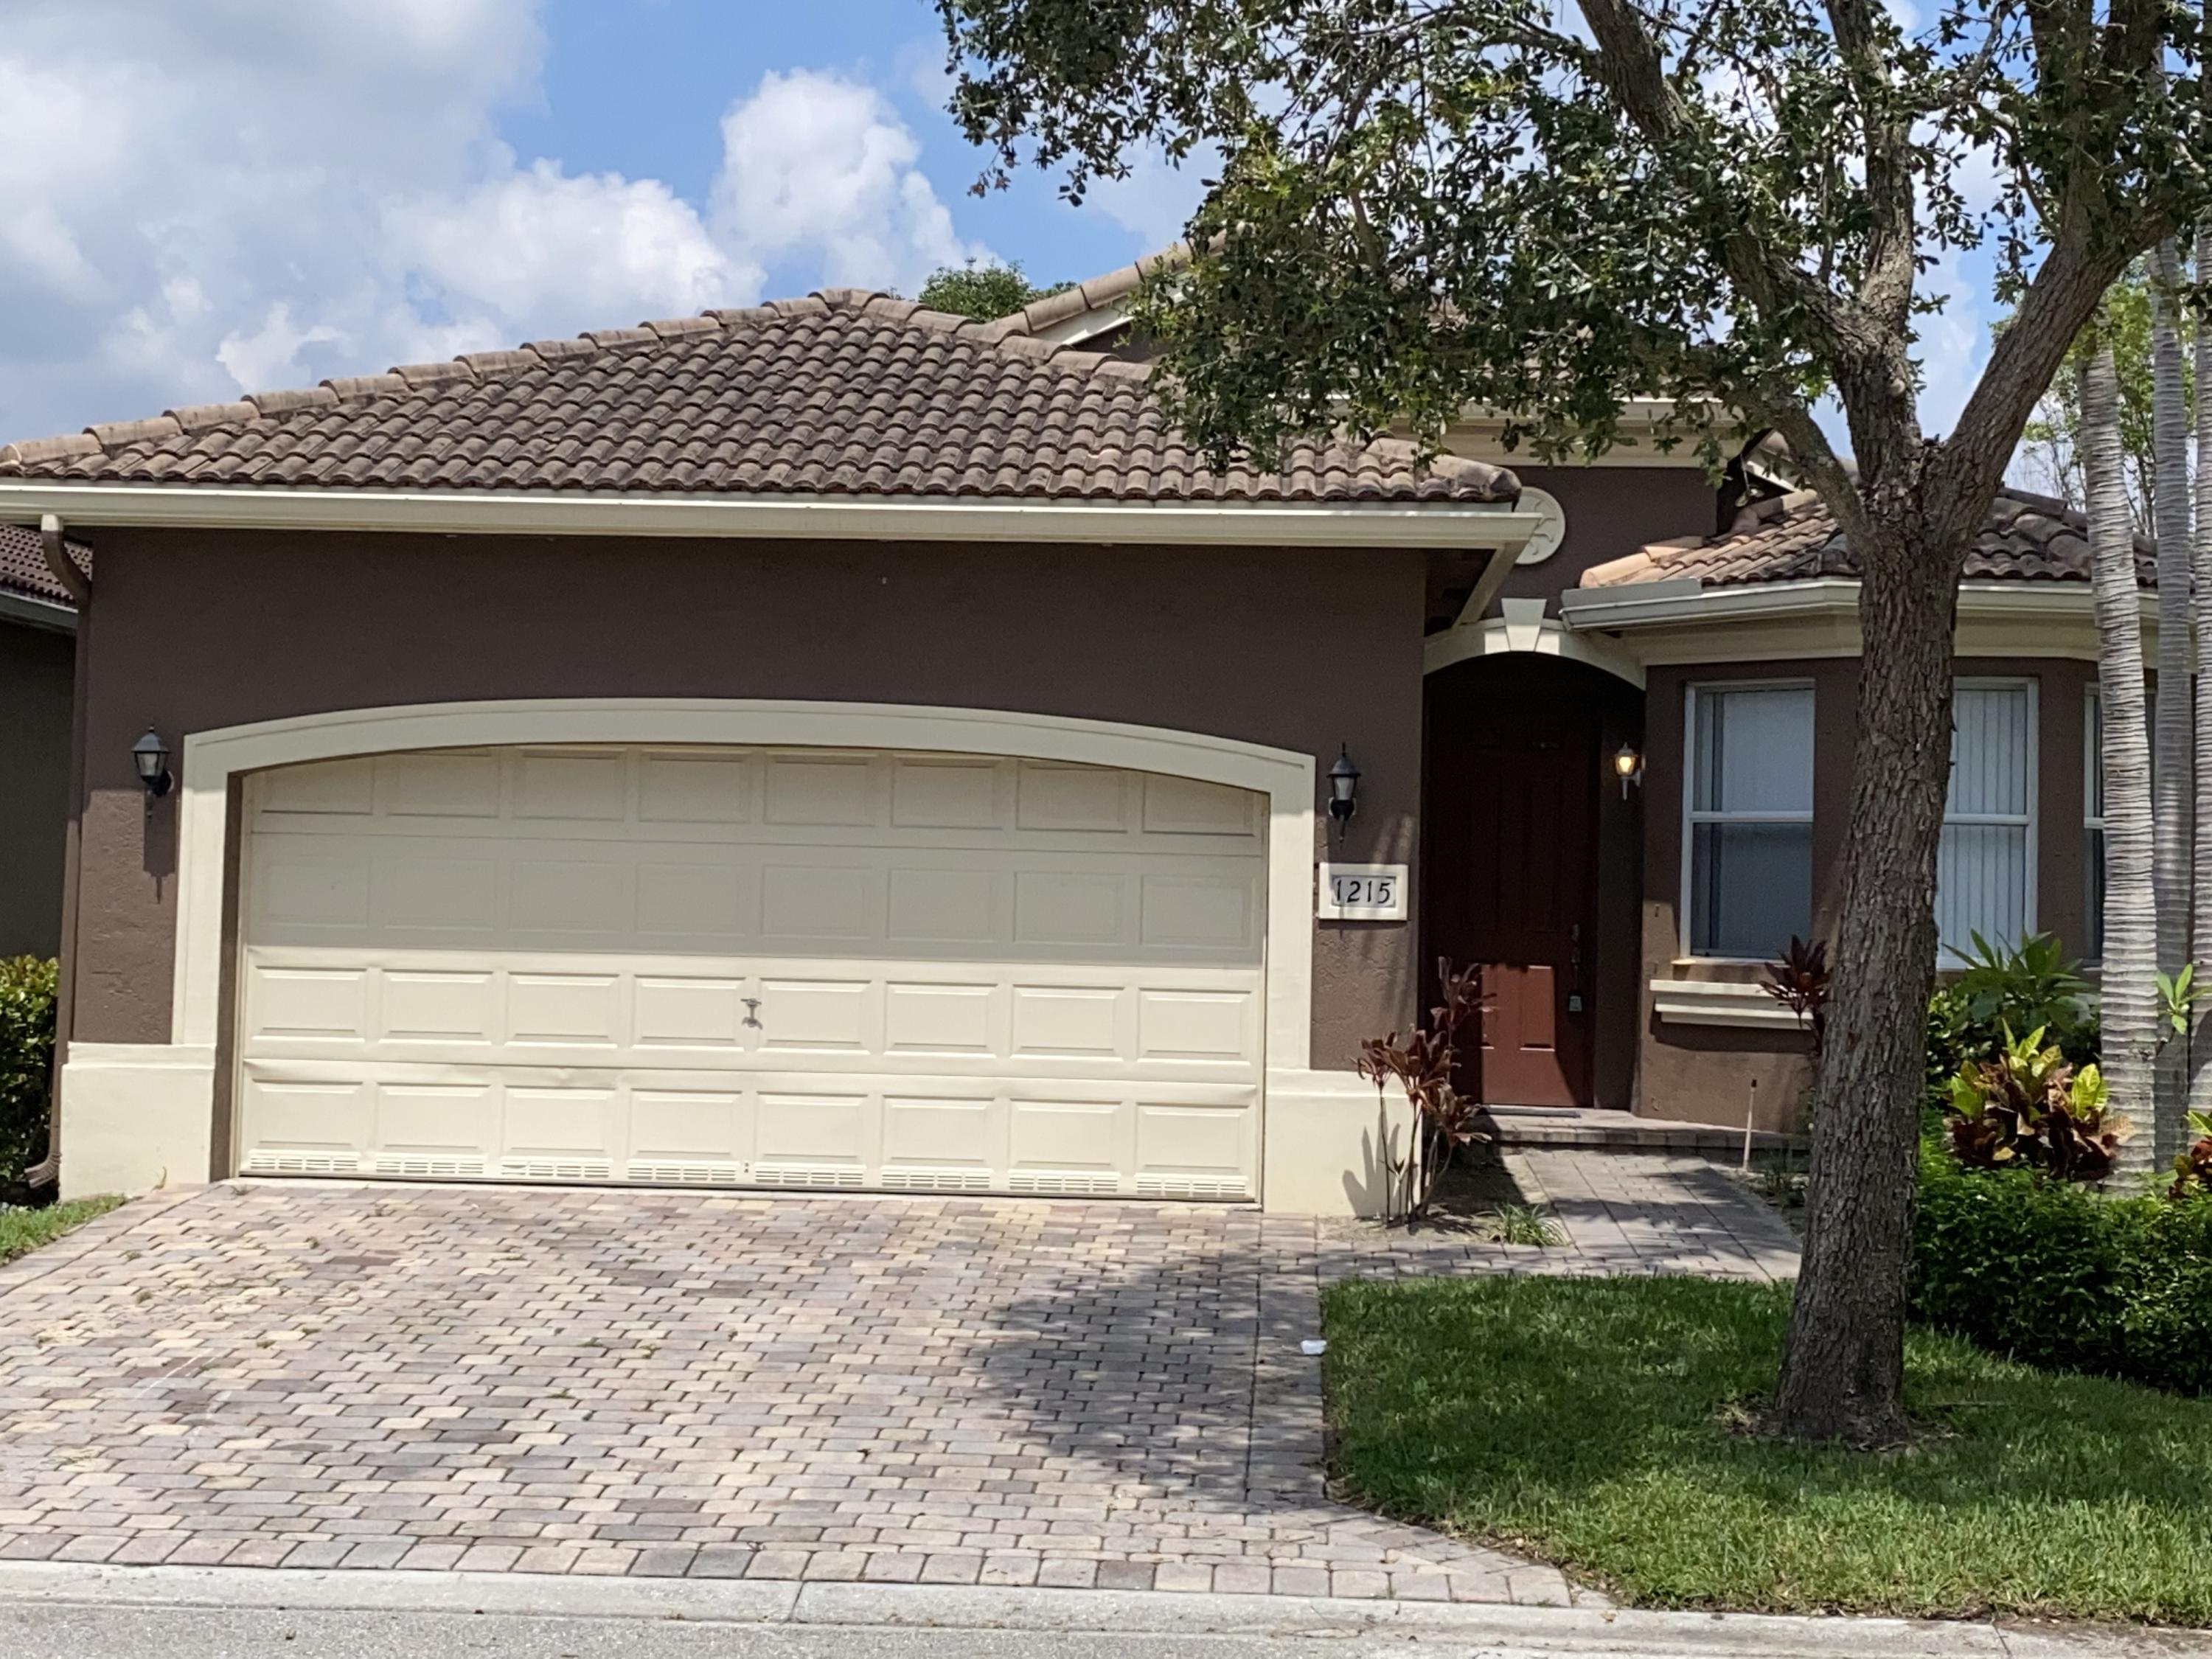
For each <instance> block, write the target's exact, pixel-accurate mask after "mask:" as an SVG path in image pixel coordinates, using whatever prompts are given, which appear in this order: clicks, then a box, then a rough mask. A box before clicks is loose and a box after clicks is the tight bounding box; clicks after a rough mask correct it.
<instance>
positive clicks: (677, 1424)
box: [0, 1173, 1759, 1601]
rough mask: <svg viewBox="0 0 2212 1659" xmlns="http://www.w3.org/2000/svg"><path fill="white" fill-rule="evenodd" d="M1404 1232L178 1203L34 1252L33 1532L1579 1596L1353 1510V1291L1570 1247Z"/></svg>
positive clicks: (1108, 1580) (343, 1559)
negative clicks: (1320, 1338)
mask: <svg viewBox="0 0 2212 1659" xmlns="http://www.w3.org/2000/svg"><path fill="white" fill-rule="evenodd" d="M1548 1184H1550V1185H1553V1186H1558V1185H1559V1184H1561V1177H1560V1176H1559V1175H1558V1174H1556V1173H1555V1174H1554V1175H1553V1176H1552V1177H1551V1178H1550V1179H1549V1181H1548ZM1691 1207H1692V1208H1695V1207H1697V1206H1695V1205H1694V1204H1693V1205H1692V1206H1691ZM1562 1209H1563V1211H1564V1212H1569V1213H1571V1212H1572V1209H1573V1206H1572V1205H1571V1204H1568V1203H1565V1202H1563V1204H1562ZM1571 1225H1574V1224H1572V1223H1571ZM1604 1225H1613V1223H1612V1222H1609V1221H1607V1220H1606V1218H1604V1217H1603V1216H1602V1215H1601V1214H1597V1213H1595V1212H1594V1213H1592V1215H1591V1216H1590V1218H1589V1228H1588V1230H1589V1231H1591V1232H1592V1234H1593V1236H1595V1233H1596V1232H1597V1231H1601V1230H1602V1226H1604ZM1689 1225H1693V1226H1696V1227H1698V1228H1700V1229H1705V1230H1706V1231H1710V1228H1709V1227H1708V1224H1706V1223H1705V1222H1698V1221H1693V1222H1692V1223H1691V1224H1689ZM1663 1231H1664V1229H1663V1228H1662V1233H1663ZM1721 1231H1722V1232H1723V1233H1725V1232H1726V1231H1727V1229H1726V1228H1725V1227H1723V1228H1722V1229H1721ZM1624 1237H1626V1235H1624ZM1385 1239H1386V1236H1383V1235H1380V1234H1377V1233H1376V1232H1374V1231H1372V1230H1366V1231H1361V1230H1359V1229H1357V1228H1352V1229H1344V1228H1340V1229H1338V1230H1336V1231H1334V1232H1332V1231H1331V1230H1330V1229H1329V1228H1328V1227H1326V1226H1322V1225H1317V1224H1316V1223H1314V1222H1311V1221H1301V1220H1297V1219H1295V1218H1291V1219H1277V1218H1264V1217H1261V1216H1259V1215H1257V1214H1255V1213H1253V1212H1249V1211H1237V1210H1228V1209H1218V1208H1217V1209H1206V1208H1200V1207H1195V1206H1193V1207H1180V1206H1114V1205H1103V1204H1057V1203H1042V1202H1039V1203H1024V1202H1015V1201H1001V1200H878V1199H870V1200H843V1199H804V1198H787V1197H781V1196H772V1195H746V1196H736V1195H712V1196H709V1195H703V1194H701V1195H692V1194H649V1193H632V1192H587V1191H568V1192H558V1191H546V1190H537V1189H525V1188H508V1189H501V1188H425V1187H329V1186H325V1187H319V1188H304V1187H288V1186H282V1185H261V1184H232V1185H223V1186H217V1187H214V1188H205V1189H202V1190H199V1191H196V1192H192V1193H188V1194H171V1195H165V1196H162V1197H157V1198H155V1199H152V1200H140V1201H138V1202H137V1203H134V1204H131V1205H130V1206H126V1207H125V1209H123V1210H121V1211H118V1212H116V1213H115V1214H113V1215H112V1216H109V1217H107V1218H103V1219H102V1220H100V1221H97V1222H94V1223H93V1224H92V1225H90V1226H89V1227H88V1228H86V1229H84V1230H82V1231H81V1232H79V1233H77V1234H76V1235H72V1236H71V1237H70V1238H67V1239H64V1241H62V1242H61V1243H58V1244H56V1245H53V1246H51V1247H49V1248H48V1249H46V1250H44V1251H41V1252H40V1253H39V1254H37V1255H33V1256H30V1257H27V1258H25V1259H24V1260H22V1261H18V1262H16V1263H14V1264H12V1265H11V1266H9V1267H0V1557H12V1558H16V1559H57V1560H63V1559H73V1560H106V1561H111V1562H117V1563H154V1562H164V1561H166V1562H168V1563H171V1564H188V1563H192V1564H213V1563H218V1562H220V1563H223V1564H227V1565H265V1566H275V1565H284V1566H289V1567H307V1566H316V1567H330V1566H344V1567H390V1566H404V1567H410V1568H420V1567H428V1568H453V1569H460V1570H492V1571H544V1572H595V1573H628V1574H654V1575H676V1574H690V1575H693V1576H706V1575H720V1576H730V1575H738V1574H743V1575H744V1576H748V1577H782V1578H793V1577H811V1578H856V1577H857V1578H866V1579H875V1580H890V1581H902V1582H906V1581H914V1580H921V1581H923V1582H951V1583H975V1582H979V1581H980V1582H982V1583H1042V1584H1060V1585H1091V1584H1097V1585H1101V1586H1118V1587H1125V1588H1137V1589H1142V1588H1156V1589H1219V1590H1253V1591H1259V1590H1272V1591H1277V1592H1282V1593H1294V1594H1304V1595H1322V1594H1334V1595H1409V1596H1411V1595H1418V1596H1427V1597H1443V1596H1452V1597H1457V1598H1460V1599H1484V1600H1551V1601H1560V1600H1565V1599H1567V1598H1568V1596H1569V1595H1570V1591H1569V1589H1568V1587H1567V1586H1566V1584H1565V1581H1564V1580H1563V1579H1562V1578H1561V1577H1559V1574H1558V1573H1557V1572H1556V1571H1553V1570H1551V1569H1549V1568H1545V1567H1540V1566H1532V1565H1526V1564H1522V1563H1520V1562H1517V1561H1515V1560H1514V1559H1510V1558H1509V1557H1505V1556H1502V1555H1499V1554H1497V1553H1493V1552H1490V1551H1486V1550H1482V1549H1477V1548H1473V1547H1467V1546H1463V1545H1461V1544H1457V1543H1455V1542H1453V1541H1450V1540H1448V1539H1444V1538H1443V1537H1440V1536H1438V1535H1437V1534H1432V1533H1428V1532H1425V1531H1423V1530H1420V1529H1419V1528H1409V1527H1401V1526H1397V1525H1394V1524H1392V1523H1389V1522H1383V1521H1379V1520H1376V1519H1375V1518H1374V1517H1372V1516H1365V1515H1363V1514H1361V1513H1359V1512H1358V1511H1356V1510H1350V1509H1346V1508H1343V1507H1340V1506H1339V1505H1336V1504H1332V1503H1330V1502H1329V1501H1328V1499H1327V1498H1326V1496H1325V1495H1324V1492H1323V1490H1322V1471H1321V1450H1322V1448H1321V1419H1320V1405H1319V1390H1318V1385H1317V1379H1316V1361H1314V1360H1313V1359H1311V1358H1308V1357H1306V1356H1305V1355H1304V1354H1303V1353H1302V1352H1300V1349H1299V1341H1300V1339H1302V1338H1304V1337H1308V1336H1310V1335H1312V1334H1315V1331H1316V1324H1317V1311H1316V1296H1317V1291H1318V1286H1319V1285H1320V1283H1321V1282H1322V1279H1323V1278H1324V1277H1337V1276H1340V1275H1341V1274H1343V1273H1350V1272H1366V1271H1405V1270H1423V1271H1433V1270H1438V1269H1442V1270H1446V1271H1466V1270H1470V1269H1472V1270H1478V1271H1480V1270H1486V1269H1495V1268H1498V1267H1508V1268H1511V1267H1545V1268H1549V1269H1556V1268H1558V1267H1562V1266H1565V1267H1572V1266H1573V1265H1574V1262H1575V1261H1576V1259H1577V1253H1576V1252H1572V1251H1570V1252H1564V1253H1562V1252H1541V1253H1538V1252H1522V1253H1519V1254H1518V1255H1516V1253H1513V1252H1507V1251H1503V1250H1500V1249H1496V1248H1495V1247H1479V1248H1469V1247H1467V1246H1464V1245H1449V1244H1441V1243H1439V1244H1432V1245H1430V1246H1427V1247H1423V1248H1417V1249H1414V1250H1413V1252H1412V1253H1411V1254H1410V1255H1403V1256H1402V1258H1401V1254H1399V1253H1397V1252H1396V1249H1395V1246H1393V1245H1391V1244H1389V1243H1387V1242H1380V1243H1378V1241H1383V1240H1385ZM1662 1243H1663V1240H1662ZM1630 1249H1631V1253H1632V1254H1633V1245H1632V1243H1631V1245H1630ZM1666 1254H1667V1253H1666V1252H1665V1251H1663V1250H1662V1251H1660V1252H1657V1253H1656V1255H1655V1257H1654V1260H1653V1261H1652V1262H1651V1263H1650V1265H1652V1266H1654V1267H1658V1266H1662V1265H1664V1264H1662V1262H1661V1261H1659V1260H1658V1259H1657V1256H1658V1255H1666ZM1588 1265H1592V1266H1595V1265H1596V1264H1595V1262H1592V1263H1590V1264H1588ZM1615 1265H1618V1264H1617V1263H1616V1264H1615ZM1723 1270H1729V1269H1728V1268H1727V1267H1726V1266H1725V1264H1724V1265H1723ZM1742 1270H1744V1271H1752V1272H1756V1271H1759V1268H1757V1267H1745V1268H1744V1269H1742Z"/></svg>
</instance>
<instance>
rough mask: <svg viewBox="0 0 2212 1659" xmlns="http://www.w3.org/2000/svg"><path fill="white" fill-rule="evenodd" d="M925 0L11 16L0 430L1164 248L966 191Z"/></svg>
mask: <svg viewBox="0 0 2212 1659" xmlns="http://www.w3.org/2000/svg"><path fill="white" fill-rule="evenodd" d="M943 64H944V50H943V46H942V45H941V37H940V36H939V30H938V24H937V20H936V15H935V12H934V10H933V8H932V7H931V6H930V5H929V4H928V3H927V0H831V3H821V0H817V3H814V4H812V5H806V4H785V3H770V0H313V3H310V4H301V3H300V0H191V4H190V5H180V4H178V3H176V0H10V3H9V8H8V27H7V28H6V29H5V30H4V31H0V107H4V108H6V109H8V110H9V117H10V143H9V145H8V146H6V147H4V148H0V438H13V437H19V436H30V435H39V434H43V433H46V432H52V431H66V430H70V429H73V428H76V427H80V426H82V425H84V424H86V423H87V422H93V421H100V420H112V419H127V418H131V417H135V416H140V415H143V414H148V413H151V412H155V411H157V410H161V409H164V408H168V407H173V406H179V405H182V404H193V403H202V402H216V401H226V400H228V399H231V398H236V397H238V396H239V395H240V393H241V392H249V391H259V390H266V389H270V388H272V387H277V386H298V385H312V384H313V383H314V382H315V381H316V380H320V379H322V378H323V377H324V376H325V375H330V374H356V373H361V372H363V371H374V370H378V369H381V368H386V367H387V366H388V365H390V364H392V363H393V362H421V361H425V360H431V359H435V358H440V357H444V356H451V355H453V353H455V352H458V351H465V350H475V349H485V348H489V347H498V346H505V345H510V344H513V343H515V342H517V341H519V340H526V339H532V338H542V337H547V336H556V335H567V334H574V333H577V332H579V331H583V330H586V329H594V328H607V327H620V326H627V325H630V324H634V323H635V322H637V321H639V320H640V319H642V318H645V317H648V316H653V317H659V316H669V315H683V314H687V313H696V311H698V310H700V309H701V308H702V307H706V306H711V305H744V304H751V303H753V302H755V301H759V300H761V299H763V298H773V297H775V296H778V295H786V294H803V293H805V292H806V291H807V290H809V289H812V288H816V287H818V286H822V285H824V284H827V283H840V284H860V285H866V286H880V287H888V288H892V289H898V290H901V291H903V292H907V293H912V292H914V291H915V289H917V288H918V287H919V286H920V284H921V281H922V279H923V278H924V277H925V276H927V274H928V272H929V271H930V270H932V269H933V268H934V267H935V266H937V265H939V264H956V263H959V262H962V261H963V260H966V259H969V258H989V257H996V258H1009V259H1018V260H1020V261H1021V262H1023V264H1024V265H1025V267H1026V268H1027V269H1028V270H1030V272H1031V273H1032V275H1034V276H1037V277H1039V278H1041V279H1046V280H1049V279H1051V278H1054V277H1060V276H1071V277H1082V276H1090V275H1091V274H1093V273H1095V272H1097V271H1101V270H1108V269H1110V268H1111V267H1113V266H1115V265H1117V264H1125V263H1127V261H1129V260H1130V259H1133V258H1135V257H1136V256H1137V255H1139V254H1140V253H1142V252H1146V251H1147V250H1148V249H1149V248H1151V247H1153V246H1158V245H1159V244H1161V243H1164V242H1166V241H1169V240H1173V238H1174V237H1175V236H1176V234H1177V233H1178V232H1179V230H1180V228H1181V226H1182V222H1183V219H1184V217H1185V216H1186V215H1187V213H1188V209H1189V208H1190V207H1191V206H1192V205H1193V204H1194V201H1195V197H1196V191H1197V188H1198V187H1197V185H1196V183H1195V181H1194V180H1192V179H1188V178H1186V177H1184V176H1182V175H1178V174H1176V173H1173V172H1171V171H1170V170H1169V169H1167V168H1165V167H1163V166H1160V165H1158V164H1152V165H1149V166H1146V167H1142V168H1140V169H1139V175H1138V177H1136V178H1135V179H1133V180H1132V181H1130V182H1128V183H1127V184H1126V185H1121V186H1119V187H1116V188H1113V189H1109V190H1106V191H1100V192H1097V193H1096V194H1095V195H1094V197H1093V198H1092V200H1091V202H1089V203H1086V204H1085V206H1083V207H1081V208H1072V207H1069V206H1068V205H1066V204H1064V203H1062V202H1060V200H1059V199H1058V198H1057V197H1055V195H1054V191H1053V188H1052V185H1051V181H1050V180H1048V179H1044V178H1042V177H1039V176H1036V175H1031V176H1030V177H1026V178H1024V179H1021V180H1019V181H1018V183H1017V185H1015V186H1014V188H1012V190H1010V191H1006V192H1004V193H1001V194H995V195H993V196H990V197H984V198H978V197H974V196H972V195H970V194H969V185H971V184H972V183H973V181H974V179H975V176H976V173H977V170H978V160H979V158H978V157H977V156H976V155H975V153H974V152H973V151H971V150H969V149H968V147H967V146H966V145H965V144H964V143H963V142H962V141H961V139H960V137H959V136H958V135H957V132H956V131H955V130H954V128H953V125H952V123H951V119H950V118H948V117H947V116H946V115H945V112H944V108H943V106H944V101H945V94H946V91H947V82H945V76H944V71H943Z"/></svg>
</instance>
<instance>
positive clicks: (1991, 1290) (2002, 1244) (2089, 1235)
mask: <svg viewBox="0 0 2212 1659" xmlns="http://www.w3.org/2000/svg"><path fill="white" fill-rule="evenodd" d="M1912 1303H1913V1312H1914V1314H1915V1316H1917V1317H1918V1318H1921V1319H1923V1320H1925V1321H1926V1322H1929V1324H1931V1325H1935V1326H1937V1327H1939V1328H1942V1329H1944V1330H1948V1331H1951V1332H1954V1333H1955V1334H1959V1335H1960V1336H1964V1337H1966V1338H1968V1339H1969V1340H1972V1341H1974V1342H1977V1343H1979V1344H1980V1345H1981V1346H1984V1347H1986V1348H1990V1349H1992V1350H1994V1351H1996V1352H1999V1353H2003V1354H2008V1355H2010V1356H2012V1357H2013V1358H2017V1359H2021V1360H2025V1361H2027V1362H2028V1363H2029V1364H2036V1365H2041V1366H2045V1367H2047V1368H2050V1369H2054V1370H2081V1371H2094V1372H2100V1373H2102V1374H2104V1375H2106V1376H2121V1377H2127V1378H2130V1379H2131V1380H2133V1381H2135V1382H2138V1383H2149V1384H2150V1385H2152V1386H2153V1387H2155V1388H2162V1389H2174V1390H2177V1391H2179V1392H2181V1393H2185V1394H2201V1393H2203V1392H2205V1391H2207V1390H2208V1389H2212V1198H2206V1197H2202V1196H2191V1197H2186V1198H2184V1199H2181V1200H2178V1201H2177V1200H2165V1199H2160V1198H2155V1197H2151V1196H2148V1195H2147V1196H2144V1197H2141V1198H2103V1197H2099V1196H2097V1195H2096V1194H2093V1193H2091V1192H2089V1191H2088V1190H2087V1189H2086V1188H2081V1187H2078V1186H2074V1185H2070V1184H2068V1183H2065V1182H2054V1181H2049V1180H2045V1179H2044V1178H2042V1177H2040V1176H2037V1175H2035V1174H2033V1173H2032V1172H2029V1171H2027V1170H2002V1171H1980V1170H1962V1169H1960V1167H1959V1166H1958V1164H1956V1163H1955V1162H1954V1160H1953V1159H1952V1158H1951V1157H1950V1155H1949V1154H1948V1152H1945V1151H1944V1150H1943V1149H1942V1148H1941V1147H1940V1146H1935V1145H1933V1144H1930V1145H1929V1146H1924V1147H1923V1150H1922V1154H1921V1172H1920V1206H1919V1213H1918V1218H1917V1222H1916V1223H1915V1225H1914V1230H1913V1263H1912Z"/></svg>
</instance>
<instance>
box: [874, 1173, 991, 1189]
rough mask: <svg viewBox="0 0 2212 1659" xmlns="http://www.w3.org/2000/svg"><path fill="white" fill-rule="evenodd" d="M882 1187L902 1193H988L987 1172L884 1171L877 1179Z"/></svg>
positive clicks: (989, 1179)
mask: <svg viewBox="0 0 2212 1659" xmlns="http://www.w3.org/2000/svg"><path fill="white" fill-rule="evenodd" d="M877 1179H878V1182H880V1183H881V1184H882V1185H884V1186H885V1187H889V1188H891V1189H892V1190H893V1191H895V1192H902V1193H987V1192H989V1191H990V1190H991V1172H990V1171H989V1170H928V1169H921V1170H899V1169H889V1170H884V1172H883V1174H882V1175H881V1176H878V1177H877Z"/></svg>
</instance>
